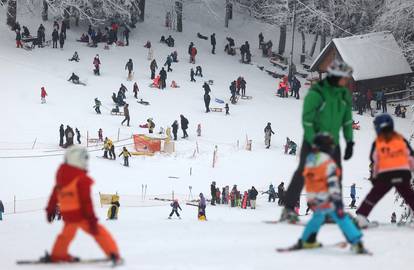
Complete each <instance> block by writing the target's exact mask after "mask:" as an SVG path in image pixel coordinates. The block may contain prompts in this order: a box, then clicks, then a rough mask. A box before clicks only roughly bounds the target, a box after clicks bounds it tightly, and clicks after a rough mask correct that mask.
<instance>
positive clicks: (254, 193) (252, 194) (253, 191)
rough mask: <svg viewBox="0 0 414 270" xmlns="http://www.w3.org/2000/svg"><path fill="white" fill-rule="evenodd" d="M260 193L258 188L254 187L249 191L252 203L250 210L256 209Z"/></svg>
mask: <svg viewBox="0 0 414 270" xmlns="http://www.w3.org/2000/svg"><path fill="white" fill-rule="evenodd" d="M258 194H259V192H257V190H256V188H255V187H254V186H252V188H251V189H250V190H249V201H250V208H251V209H256V199H257V195H258Z"/></svg>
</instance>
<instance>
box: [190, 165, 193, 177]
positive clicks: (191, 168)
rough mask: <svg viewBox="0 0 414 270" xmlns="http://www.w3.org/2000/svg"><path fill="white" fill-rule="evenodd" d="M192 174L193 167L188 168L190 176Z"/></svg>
mask: <svg viewBox="0 0 414 270" xmlns="http://www.w3.org/2000/svg"><path fill="white" fill-rule="evenodd" d="M192 174H193V167H190V176H191V175H192Z"/></svg>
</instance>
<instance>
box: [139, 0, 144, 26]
mask: <svg viewBox="0 0 414 270" xmlns="http://www.w3.org/2000/svg"><path fill="white" fill-rule="evenodd" d="M138 9H139V20H140V21H141V22H143V21H144V18H145V0H140V1H139V3H138Z"/></svg>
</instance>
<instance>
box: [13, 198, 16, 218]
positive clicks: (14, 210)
mask: <svg viewBox="0 0 414 270" xmlns="http://www.w3.org/2000/svg"><path fill="white" fill-rule="evenodd" d="M13 213H15V214H16V195H14V196H13Z"/></svg>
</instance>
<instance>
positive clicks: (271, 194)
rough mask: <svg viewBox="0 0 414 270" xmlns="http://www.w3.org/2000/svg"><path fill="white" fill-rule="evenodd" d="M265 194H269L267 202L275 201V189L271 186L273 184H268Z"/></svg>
mask: <svg viewBox="0 0 414 270" xmlns="http://www.w3.org/2000/svg"><path fill="white" fill-rule="evenodd" d="M267 194H268V195H269V198H268V202H270V201H272V202H275V200H276V191H275V188H274V187H273V184H270V186H269V190H268V191H267Z"/></svg>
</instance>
